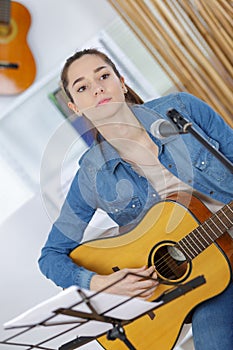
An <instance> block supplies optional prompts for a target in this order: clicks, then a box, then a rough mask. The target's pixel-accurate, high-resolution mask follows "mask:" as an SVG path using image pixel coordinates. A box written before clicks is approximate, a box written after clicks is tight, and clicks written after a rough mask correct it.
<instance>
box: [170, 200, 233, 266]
mask: <svg viewBox="0 0 233 350" xmlns="http://www.w3.org/2000/svg"><path fill="white" fill-rule="evenodd" d="M232 226H233V201H232V202H230V203H229V204H227V205H225V206H224V207H223V208H222V209H220V210H219V211H217V212H216V213H215V214H214V215H212V216H211V217H210V218H209V219H208V220H206V221H205V222H204V223H203V224H202V225H200V226H198V227H197V228H196V229H194V230H193V231H192V232H191V233H189V234H188V235H186V236H185V237H184V238H183V239H181V240H180V241H179V242H178V243H177V244H176V247H177V248H178V249H180V250H181V251H182V252H183V253H184V254H185V256H186V257H187V258H188V259H189V260H192V259H193V258H195V257H196V256H197V255H198V254H200V253H201V252H202V251H203V250H204V249H206V248H207V247H209V245H210V244H212V243H213V242H214V241H216V240H217V239H218V238H219V237H220V236H222V235H223V233H225V232H226V231H227V230H229V229H230V228H231V227H232Z"/></svg>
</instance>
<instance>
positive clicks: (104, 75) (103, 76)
mask: <svg viewBox="0 0 233 350" xmlns="http://www.w3.org/2000/svg"><path fill="white" fill-rule="evenodd" d="M109 76H110V74H109V73H104V74H102V75H101V77H100V79H101V80H105V79H108V77H109Z"/></svg>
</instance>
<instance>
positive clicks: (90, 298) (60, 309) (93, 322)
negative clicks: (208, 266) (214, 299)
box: [0, 273, 205, 350]
mask: <svg viewBox="0 0 233 350" xmlns="http://www.w3.org/2000/svg"><path fill="white" fill-rule="evenodd" d="M129 274H132V273H129ZM137 276H139V277H142V276H140V275H138V274H137ZM123 278H126V276H124V277H123ZM149 278H150V277H149ZM151 279H152V278H151ZM121 280H122V279H120V280H119V281H117V282H115V283H119V282H120V281H121ZM115 283H113V284H115ZM162 283H163V282H162ZM164 283H166V282H164ZM204 283H205V278H204V277H203V276H198V277H196V278H194V279H192V280H191V281H189V282H187V283H185V284H180V285H177V286H174V285H172V287H171V288H170V289H168V290H167V291H166V292H164V293H163V294H161V295H160V296H159V297H158V298H157V299H156V300H155V301H153V302H149V301H145V300H142V299H139V298H137V296H138V295H137V296H134V297H127V296H121V295H113V294H109V293H105V290H106V288H104V289H103V290H101V291H99V292H92V291H89V290H85V289H80V288H79V287H77V286H72V287H69V288H67V289H66V290H64V291H62V292H60V293H59V294H57V295H56V296H55V297H52V298H50V299H48V300H46V301H44V302H42V303H40V304H38V305H37V306H35V307H33V308H32V309H29V310H28V311H26V312H24V313H23V314H21V315H20V316H18V317H16V318H14V319H13V320H11V321H9V322H7V323H5V324H4V328H5V329H6V330H10V329H11V330H14V331H16V333H15V334H13V335H11V336H10V337H8V338H6V339H5V340H3V341H0V344H5V345H14V346H19V347H21V349H22V347H24V349H25V350H32V349H41V350H56V349H59V350H72V349H77V348H80V347H81V348H82V349H83V350H84V349H89V348H87V347H86V344H89V343H90V344H92V343H91V342H95V343H96V339H97V338H98V337H100V336H103V335H106V336H107V338H108V339H109V340H115V339H119V340H121V341H122V342H124V344H125V345H126V348H128V349H130V350H136V348H135V347H134V345H133V344H132V343H131V342H130V340H129V339H128V338H127V336H126V334H125V330H124V326H125V325H127V324H129V323H131V322H133V321H134V320H136V319H138V318H140V317H142V316H144V315H146V314H148V317H151V318H153V317H154V312H153V311H154V310H155V309H157V308H158V307H161V306H162V305H164V304H166V303H168V302H170V301H172V300H174V299H176V298H178V297H179V296H181V295H184V294H186V293H188V292H189V291H191V290H193V289H195V288H197V287H199V286H201V285H202V284H204ZM168 284H170V283H169V282H168ZM107 288H109V286H108V287H107ZM77 334H78V336H77ZM16 338H17V339H18V340H17V339H16ZM15 339H16V340H17V342H16V341H15ZM58 342H59V345H58ZM60 344H63V345H61V346H60ZM92 349H93V347H92ZM100 349H101V347H100Z"/></svg>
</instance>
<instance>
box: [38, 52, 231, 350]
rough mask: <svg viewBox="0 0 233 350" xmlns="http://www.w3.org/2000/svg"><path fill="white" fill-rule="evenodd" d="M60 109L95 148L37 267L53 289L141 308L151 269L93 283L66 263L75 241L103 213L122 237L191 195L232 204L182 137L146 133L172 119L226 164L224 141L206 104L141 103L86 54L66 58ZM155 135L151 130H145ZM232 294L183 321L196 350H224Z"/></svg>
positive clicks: (208, 159)
mask: <svg viewBox="0 0 233 350" xmlns="http://www.w3.org/2000/svg"><path fill="white" fill-rule="evenodd" d="M61 79H62V84H63V87H64V90H65V92H66V94H67V96H68V98H69V102H68V106H69V107H70V108H71V109H72V110H73V111H74V113H76V114H78V115H83V116H85V117H86V118H87V119H88V121H89V122H90V123H91V124H92V126H93V130H94V135H95V142H94V143H93V145H92V147H90V149H89V150H88V151H87V152H86V153H85V154H84V155H83V156H82V158H81V160H80V168H79V170H78V172H77V174H76V176H75V177H74V179H73V182H72V184H71V187H70V190H69V192H68V195H67V198H66V200H65V203H64V205H63V207H62V210H61V213H60V216H59V218H58V219H57V220H56V222H55V223H54V225H53V227H52V229H51V232H50V234H49V237H48V240H47V242H46V244H45V246H44V247H43V249H42V254H41V257H40V259H39V266H40V269H41V271H42V273H43V274H45V275H46V276H47V278H49V279H51V280H53V281H54V282H55V283H56V284H57V285H58V286H61V287H63V288H67V287H69V286H71V285H78V286H80V287H82V288H87V289H91V290H100V289H102V288H104V287H106V286H108V285H111V284H113V282H115V281H117V280H118V279H119V278H121V277H123V276H124V275H126V274H127V272H129V271H130V272H133V273H136V274H140V276H145V277H147V276H152V277H153V278H154V280H151V279H146V278H145V279H143V278H141V277H138V276H135V275H127V277H126V278H124V279H122V281H121V282H120V283H116V284H115V285H113V286H112V287H110V288H109V289H108V291H109V292H111V293H116V294H124V295H135V294H140V296H141V297H142V298H149V297H150V296H151V295H152V294H153V293H154V291H155V289H156V288H157V282H156V281H155V280H156V272H155V269H154V267H153V266H150V267H148V266H141V267H137V268H136V267H135V268H130V269H128V268H125V269H122V270H119V271H116V272H113V273H111V274H109V275H100V274H97V273H95V272H94V271H89V270H87V269H85V268H83V267H82V266H77V265H76V264H75V263H74V262H73V261H72V260H71V258H70V257H69V255H70V253H71V251H72V250H73V249H74V248H75V247H77V246H78V245H79V244H80V242H81V241H82V239H83V235H84V231H85V230H86V228H87V226H88V223H89V222H90V221H91V219H92V218H93V215H94V214H95V212H96V210H97V209H98V208H99V209H102V210H103V211H105V212H106V213H107V214H108V215H109V216H110V217H111V219H112V220H114V222H116V224H117V225H118V227H119V233H121V234H123V233H125V232H128V231H129V230H131V229H132V228H134V227H136V226H137V224H138V223H140V221H141V220H142V218H143V217H144V216H145V214H146V213H147V212H148V210H149V208H151V207H152V206H153V205H155V204H156V203H158V202H159V201H161V200H163V199H165V198H166V197H167V196H168V195H170V194H171V193H175V192H176V193H180V192H181V191H186V192H189V193H192V194H195V195H196V196H197V197H199V198H200V199H201V200H202V202H203V203H205V205H206V206H207V207H208V208H209V210H210V211H212V212H216V211H217V210H218V209H219V208H221V207H223V205H224V204H227V203H229V202H230V201H231V200H232V198H233V185H232V184H233V175H232V173H231V172H230V171H229V170H228V169H227V168H226V167H225V166H223V165H222V164H221V163H220V161H218V160H217V159H216V158H215V157H214V156H213V155H212V154H211V153H210V152H209V151H208V150H207V149H205V148H204V147H203V146H202V144H201V143H200V142H198V141H197V140H195V139H194V137H193V136H192V135H190V134H185V135H178V134H177V135H172V136H169V137H165V138H162V137H156V135H153V132H152V130H153V128H152V127H151V126H152V124H153V123H154V122H155V121H156V120H158V119H165V120H167V119H168V118H167V116H166V112H167V111H168V109H170V108H174V109H176V110H177V111H178V112H179V113H181V115H183V116H184V117H185V118H186V119H187V120H188V121H190V122H191V123H192V125H193V126H194V127H195V128H196V130H198V131H199V132H200V133H201V134H202V135H203V136H204V137H206V139H208V141H209V142H210V143H211V144H212V145H213V147H216V148H218V149H219V150H220V152H222V153H223V154H224V155H225V157H226V158H228V159H229V160H230V161H231V162H233V131H232V129H231V128H230V127H229V126H228V125H227V124H226V123H225V122H224V120H223V119H222V118H221V117H220V116H219V115H218V114H217V113H216V112H215V111H213V110H212V109H211V108H210V107H209V106H208V105H207V104H206V103H204V102H203V101H201V100H199V99H198V98H196V97H194V96H192V95H190V94H187V93H175V94H171V95H168V96H165V97H161V98H158V99H155V100H153V101H149V102H147V103H143V102H142V100H141V99H140V98H139V97H138V96H137V95H136V94H135V93H134V92H133V91H132V90H131V89H130V88H129V87H128V86H127V85H126V84H125V81H124V78H123V77H122V76H121V75H120V74H119V72H118V70H117V68H116V67H115V65H114V64H113V62H112V61H111V60H110V59H109V58H108V57H107V56H106V55H105V54H103V53H101V52H99V51H97V50H95V49H87V50H84V51H81V52H77V53H75V54H74V55H73V56H72V57H70V58H69V59H68V60H67V61H66V64H65V66H64V68H63V71H62V75H61ZM153 125H154V124H153ZM232 300H233V285H232V283H230V284H229V286H228V288H227V289H226V290H225V291H224V292H223V293H221V294H220V295H218V296H216V297H214V298H212V299H211V300H208V301H205V302H204V303H202V304H200V305H199V306H198V307H197V308H196V309H195V311H194V313H193V317H192V325H193V334H194V341H195V348H196V349H197V350H210V349H211V350H214V349H216V350H221V349H224V350H230V349H231V348H232V344H233V327H232V324H233V304H232Z"/></svg>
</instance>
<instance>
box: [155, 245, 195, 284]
mask: <svg viewBox="0 0 233 350" xmlns="http://www.w3.org/2000/svg"><path fill="white" fill-rule="evenodd" d="M153 260H154V265H155V267H156V271H157V273H158V274H159V275H160V277H161V278H163V279H169V280H178V279H180V278H182V277H183V276H184V275H185V274H186V271H187V267H188V263H187V261H186V258H185V256H184V254H183V253H182V252H181V251H180V250H179V249H177V248H176V247H174V246H171V245H163V246H162V247H160V248H159V249H158V250H157V251H156V252H155V253H154V259H153Z"/></svg>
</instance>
